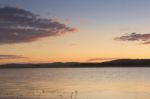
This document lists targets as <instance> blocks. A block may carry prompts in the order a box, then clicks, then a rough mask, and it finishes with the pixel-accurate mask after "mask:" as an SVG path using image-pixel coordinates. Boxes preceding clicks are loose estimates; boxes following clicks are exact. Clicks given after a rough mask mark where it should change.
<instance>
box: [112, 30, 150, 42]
mask: <svg viewBox="0 0 150 99" xmlns="http://www.w3.org/2000/svg"><path fill="white" fill-rule="evenodd" d="M114 40H118V41H139V42H141V43H142V44H150V33H145V34H138V33H130V34H126V35H123V36H120V37H116V38H114Z"/></svg>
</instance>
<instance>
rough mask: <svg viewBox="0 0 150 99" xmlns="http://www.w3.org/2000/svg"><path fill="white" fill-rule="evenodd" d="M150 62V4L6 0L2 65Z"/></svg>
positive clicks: (1, 3)
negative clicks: (147, 59) (109, 61)
mask: <svg viewBox="0 0 150 99" xmlns="http://www.w3.org/2000/svg"><path fill="white" fill-rule="evenodd" d="M120 58H140V59H141V58H150V0H0V64H3V63H43V62H95V61H96V62H97V61H104V60H112V59H120Z"/></svg>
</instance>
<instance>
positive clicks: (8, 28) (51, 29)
mask: <svg viewBox="0 0 150 99" xmlns="http://www.w3.org/2000/svg"><path fill="white" fill-rule="evenodd" d="M75 30H76V29H75V28H71V27H68V26H66V25H65V24H62V23H60V22H58V21H56V20H53V19H46V18H42V17H40V16H39V15H36V14H34V13H32V12H30V11H26V10H24V9H20V8H14V7H3V8H0V44H13V43H24V42H33V41H36V40H39V39H40V38H43V37H49V36H57V35H63V34H65V33H67V32H74V31H75Z"/></svg>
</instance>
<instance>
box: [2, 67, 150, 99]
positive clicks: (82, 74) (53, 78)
mask: <svg viewBox="0 0 150 99" xmlns="http://www.w3.org/2000/svg"><path fill="white" fill-rule="evenodd" d="M149 98H150V68H36V69H0V99H149Z"/></svg>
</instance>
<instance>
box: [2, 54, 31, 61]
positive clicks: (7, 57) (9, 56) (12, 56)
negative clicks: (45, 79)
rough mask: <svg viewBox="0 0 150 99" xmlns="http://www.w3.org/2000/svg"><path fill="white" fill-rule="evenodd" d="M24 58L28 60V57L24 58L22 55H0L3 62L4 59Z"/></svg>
mask: <svg viewBox="0 0 150 99" xmlns="http://www.w3.org/2000/svg"><path fill="white" fill-rule="evenodd" d="M23 58H28V57H24V56H22V55H0V60H2V59H23Z"/></svg>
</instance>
